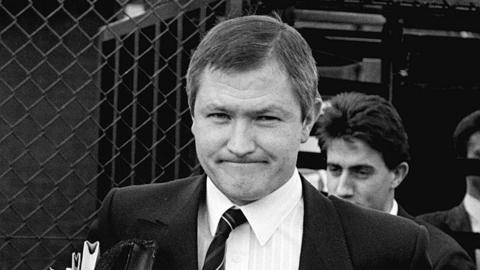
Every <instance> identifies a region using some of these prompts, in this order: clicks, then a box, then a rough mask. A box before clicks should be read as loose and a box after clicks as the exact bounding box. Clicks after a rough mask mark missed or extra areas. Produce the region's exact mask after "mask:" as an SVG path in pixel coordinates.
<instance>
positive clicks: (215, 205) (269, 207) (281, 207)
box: [207, 168, 302, 245]
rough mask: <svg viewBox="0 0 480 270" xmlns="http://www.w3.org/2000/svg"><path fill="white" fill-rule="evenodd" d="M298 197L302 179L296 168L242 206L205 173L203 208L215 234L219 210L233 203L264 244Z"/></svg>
mask: <svg viewBox="0 0 480 270" xmlns="http://www.w3.org/2000/svg"><path fill="white" fill-rule="evenodd" d="M301 198H302V183H301V180H300V175H299V173H298V170H297V169H296V168H295V171H294V173H293V175H292V177H290V179H289V180H288V181H287V182H286V183H285V184H283V185H282V186H281V187H279V188H278V189H277V190H275V191H274V192H272V193H270V194H269V195H267V196H266V197H264V198H262V199H260V200H258V201H254V202H252V203H249V204H246V205H243V206H235V205H234V204H233V203H232V202H231V201H230V200H229V199H228V198H227V197H226V196H225V195H224V194H223V193H222V192H221V191H220V190H219V189H218V188H217V187H216V186H215V185H214V184H213V182H212V180H211V179H210V178H209V177H207V211H208V223H209V228H210V233H211V234H212V235H214V234H215V231H216V230H217V225H218V222H219V220H220V218H221V216H222V215H223V213H224V212H225V211H226V210H227V209H229V208H230V207H232V206H234V207H238V208H240V209H241V210H242V212H243V214H244V215H245V217H246V218H247V221H248V224H249V225H250V227H251V228H252V230H253V232H254V234H255V236H256V238H257V240H258V241H259V243H260V245H264V244H265V243H266V242H267V241H268V239H270V237H271V236H272V235H273V233H274V232H275V231H276V229H277V228H278V227H279V226H280V224H281V223H282V222H283V220H284V219H285V218H286V217H287V216H288V214H289V213H290V212H291V211H292V210H293V209H294V207H295V206H296V205H297V203H298V202H299V201H300V200H301ZM266 213H268V214H266Z"/></svg>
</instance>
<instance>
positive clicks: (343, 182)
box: [335, 172, 354, 199]
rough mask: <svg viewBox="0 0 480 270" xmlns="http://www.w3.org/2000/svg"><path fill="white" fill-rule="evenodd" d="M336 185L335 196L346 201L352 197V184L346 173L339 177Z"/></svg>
mask: <svg viewBox="0 0 480 270" xmlns="http://www.w3.org/2000/svg"><path fill="white" fill-rule="evenodd" d="M337 180H338V185H337V188H336V189H335V195H337V196H338V197H340V198H344V199H348V198H351V197H353V193H354V190H353V183H352V180H351V179H349V177H348V173H347V172H343V173H342V174H341V175H340V176H339V177H338V179H337Z"/></svg>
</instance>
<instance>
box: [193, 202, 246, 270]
mask: <svg viewBox="0 0 480 270" xmlns="http://www.w3.org/2000/svg"><path fill="white" fill-rule="evenodd" d="M245 221H247V219H246V218H245V216H244V215H243V213H242V211H241V210H240V209H233V208H230V209H228V210H227V211H225V213H223V216H222V218H220V221H219V222H218V227H217V232H215V236H214V237H213V240H212V243H210V246H209V247H208V251H207V256H206V257H205V263H204V264H203V268H202V269H203V270H217V269H224V268H225V242H226V241H227V238H228V236H229V235H230V232H232V231H233V230H234V229H235V228H236V227H237V226H239V225H241V224H243V223H245Z"/></svg>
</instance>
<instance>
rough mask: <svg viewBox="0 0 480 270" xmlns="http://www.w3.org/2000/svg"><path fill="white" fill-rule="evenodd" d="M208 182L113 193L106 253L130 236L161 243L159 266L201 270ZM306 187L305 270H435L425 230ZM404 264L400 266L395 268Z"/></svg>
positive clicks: (101, 236)
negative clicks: (200, 222) (200, 225)
mask: <svg viewBox="0 0 480 270" xmlns="http://www.w3.org/2000/svg"><path fill="white" fill-rule="evenodd" d="M205 183H206V177H205V176H195V177H190V178H185V179H181V180H175V181H172V182H168V183H165V184H154V185H143V186H130V187H126V188H121V189H113V190H112V191H111V192H110V193H109V194H108V195H107V197H106V198H105V200H104V203H103V205H102V209H101V211H100V213H99V216H98V219H97V220H96V221H95V222H94V223H93V224H92V228H91V230H90V234H89V239H90V240H99V241H100V247H101V249H102V250H103V251H105V250H106V249H108V248H109V247H111V246H112V245H113V244H115V242H117V241H119V240H122V239H128V238H141V239H155V240H156V241H157V242H158V245H159V250H158V255H157V258H156V259H157V262H156V268H155V269H176V270H180V269H189V270H194V269H197V267H198V266H197V212H198V205H199V204H200V203H202V202H203V201H204V200H205V186H206V184H205ZM302 186H303V200H304V209H305V211H304V229H303V239H302V250H301V256H300V267H299V268H300V269H305V270H306V269H332V270H333V269H334V270H343V269H356V270H357V269H365V270H367V269H368V270H375V269H378V270H380V269H382V270H384V269H389V270H394V269H402V270H406V269H412V270H413V269H415V270H419V269H431V268H430V262H429V259H428V257H427V255H426V252H425V251H426V246H427V244H428V237H427V232H426V230H425V228H423V227H421V226H418V225H416V224H415V223H414V222H412V221H410V220H407V219H403V218H398V217H394V216H390V215H388V214H385V213H380V212H377V211H373V210H368V209H364V208H360V207H358V206H355V205H353V204H351V203H349V202H346V201H343V200H341V199H338V198H336V197H326V196H325V195H323V194H321V193H319V192H318V190H316V189H315V188H314V187H313V186H312V185H310V184H309V183H308V182H307V181H306V180H305V179H302ZM359 215H360V216H359ZM400 234H401V236H400ZM405 247H411V249H405ZM380 258H381V259H380ZM398 262H401V263H400V265H399V267H398V268H392V267H390V266H391V265H392V264H398ZM352 265H353V266H352Z"/></svg>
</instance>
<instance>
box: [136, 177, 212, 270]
mask: <svg viewBox="0 0 480 270" xmlns="http://www.w3.org/2000/svg"><path fill="white" fill-rule="evenodd" d="M172 192H174V194H175V198H174V199H172V200H169V201H168V203H164V204H162V205H159V206H158V208H159V211H158V213H162V214H161V215H157V216H156V217H155V215H153V216H154V219H153V220H147V219H138V220H137V229H136V231H137V235H138V237H139V238H141V239H155V240H156V241H157V244H158V249H157V255H156V262H155V269H175V270H177V269H178V270H196V269H198V257H197V256H198V255H197V213H198V206H199V204H200V203H201V201H202V200H204V198H205V177H203V176H202V177H196V178H194V179H193V181H190V182H188V183H187V184H185V185H179V187H178V189H176V190H173V191H172ZM165 209H167V210H168V211H165ZM166 212H167V213H168V214H167V215H165V214H164V213H166Z"/></svg>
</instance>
